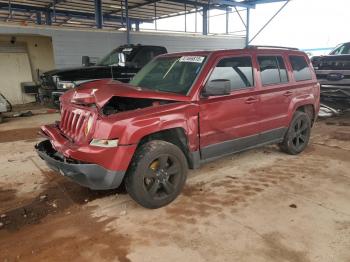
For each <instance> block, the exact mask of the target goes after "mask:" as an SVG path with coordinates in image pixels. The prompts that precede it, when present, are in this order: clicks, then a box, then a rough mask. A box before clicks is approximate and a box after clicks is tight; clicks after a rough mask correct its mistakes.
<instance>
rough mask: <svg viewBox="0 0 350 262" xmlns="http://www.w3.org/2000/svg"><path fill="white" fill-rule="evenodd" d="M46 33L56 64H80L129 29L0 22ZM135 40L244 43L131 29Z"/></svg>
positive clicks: (184, 45) (3, 27)
mask: <svg viewBox="0 0 350 262" xmlns="http://www.w3.org/2000/svg"><path fill="white" fill-rule="evenodd" d="M1 34H10V35H19V34H21V35H44V36H50V37H51V38H52V45H53V50H54V60H55V66H56V68H64V67H72V66H80V65H81V57H82V56H84V55H88V56H90V57H99V58H101V57H103V56H105V55H106V54H107V53H108V52H110V51H111V50H112V49H114V48H116V47H118V46H119V45H122V44H125V43H126V33H125V32H121V31H112V30H92V29H91V30H83V29H63V28H57V27H46V26H14V25H7V24H0V35H1ZM130 40H131V43H133V44H152V45H162V46H165V47H166V48H167V49H168V52H179V51H189V50H211V49H233V48H242V47H243V46H244V43H245V40H244V38H237V37H232V36H220V37H219V36H202V35H190V34H169V33H153V32H147V33H146V32H132V33H131V36H130Z"/></svg>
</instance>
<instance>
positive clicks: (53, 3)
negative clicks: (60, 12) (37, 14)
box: [52, 0, 56, 23]
mask: <svg viewBox="0 0 350 262" xmlns="http://www.w3.org/2000/svg"><path fill="white" fill-rule="evenodd" d="M52 8H53V19H54V21H55V23H56V0H53V2H52Z"/></svg>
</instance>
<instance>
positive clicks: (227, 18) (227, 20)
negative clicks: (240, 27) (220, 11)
mask: <svg viewBox="0 0 350 262" xmlns="http://www.w3.org/2000/svg"><path fill="white" fill-rule="evenodd" d="M229 14H230V13H229V8H228V7H226V35H228V24H229Z"/></svg>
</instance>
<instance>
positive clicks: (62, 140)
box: [42, 49, 319, 171]
mask: <svg viewBox="0 0 350 262" xmlns="http://www.w3.org/2000/svg"><path fill="white" fill-rule="evenodd" d="M183 54H186V55H198V56H200V55H206V56H208V58H207V61H206V63H205V65H204V67H203V69H202V71H201V73H200V75H199V76H198V78H197V80H196V81H195V83H194V85H193V87H192V89H191V90H190V92H189V94H188V96H185V95H177V94H172V93H163V92H154V91H142V90H139V89H137V88H136V87H134V86H131V85H128V84H123V83H119V82H114V81H111V80H101V81H95V82H90V83H87V84H84V85H82V87H80V88H77V89H76V90H72V91H69V92H67V93H65V94H64V95H63V96H62V97H61V105H62V112H64V113H63V115H62V121H61V124H60V126H56V125H49V126H44V127H42V130H43V132H44V133H45V134H46V135H47V136H48V137H49V138H50V140H51V142H52V144H53V146H54V147H55V148H56V150H57V151H59V152H61V153H62V154H64V155H65V156H66V157H69V158H73V159H77V160H80V161H83V162H88V163H95V164H98V165H101V166H103V167H105V168H107V169H110V170H116V171H117V170H126V169H127V168H128V165H129V163H130V161H131V158H132V156H133V154H134V151H135V149H136V147H137V144H138V143H139V141H140V140H141V139H142V138H143V137H145V136H147V135H149V134H152V133H154V132H159V131H161V130H166V129H170V128H182V129H183V130H184V131H185V134H186V135H187V137H188V147H189V149H190V151H197V150H200V148H201V147H204V146H208V145H211V144H215V143H219V142H224V141H226V140H232V139H235V138H240V137H246V136H250V135H253V134H257V133H260V132H264V131H267V130H271V129H275V128H279V127H288V125H289V122H290V121H291V119H292V116H293V114H294V112H295V110H296V109H297V108H298V107H300V106H303V105H312V106H313V107H314V110H315V114H317V112H318V110H319V85H318V83H317V80H316V77H315V75H314V71H313V70H311V71H312V80H309V81H302V82H296V81H295V80H294V79H293V74H292V72H291V65H290V64H289V60H288V55H290V54H294V55H302V56H304V57H306V59H307V61H308V63H309V65H310V67H312V66H311V64H310V61H309V59H308V58H307V56H306V55H305V54H304V53H303V52H299V51H291V50H269V49H265V50H260V49H243V50H224V51H223V50H222V51H213V52H209V51H208V52H187V53H183ZM261 54H265V55H275V54H278V55H282V56H283V57H284V60H285V63H286V67H287V71H288V77H289V80H290V82H288V83H284V84H278V85H273V86H269V87H266V86H265V87H263V86H262V85H261V80H260V73H259V69H258V68H259V67H258V64H257V60H256V59H257V55H261ZM171 55H172V54H167V55H165V56H171ZM177 55H178V54H177ZM241 55H248V56H251V57H252V60H253V67H254V78H255V85H254V86H253V87H252V88H250V89H244V90H240V91H234V92H232V93H231V94H230V95H226V96H217V97H209V98H201V96H200V93H201V90H202V88H203V86H204V84H205V83H206V80H207V79H208V76H209V75H210V72H211V70H212V69H213V68H214V67H215V65H216V63H217V62H218V60H219V59H221V58H223V57H231V56H241ZM113 96H121V97H123V96H124V97H135V98H152V99H159V100H168V101H175V102H174V103H170V104H163V105H162V104H161V103H158V102H155V103H153V105H152V106H150V107H147V108H143V109H139V110H133V111H126V112H121V113H117V114H114V115H110V116H105V115H103V114H102V113H101V108H102V107H103V106H104V105H105V104H106V103H107V102H108V101H109V100H110V99H111V98H112V97H113ZM79 104H80V105H79ZM67 112H68V113H67ZM90 116H91V117H92V118H93V120H94V121H93V126H92V128H91V130H90V132H89V133H88V134H84V132H85V130H86V125H87V119H88V118H89V117H90ZM73 127H74V128H73ZM92 138H98V139H119V146H118V147H116V148H100V147H94V146H90V145H89V143H90V141H91V139H92Z"/></svg>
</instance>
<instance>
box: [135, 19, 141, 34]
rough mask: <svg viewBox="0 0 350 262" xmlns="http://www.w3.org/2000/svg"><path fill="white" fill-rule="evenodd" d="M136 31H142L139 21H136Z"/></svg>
mask: <svg viewBox="0 0 350 262" xmlns="http://www.w3.org/2000/svg"><path fill="white" fill-rule="evenodd" d="M135 30H136V31H137V32H138V31H140V22H139V21H136V22H135Z"/></svg>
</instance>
